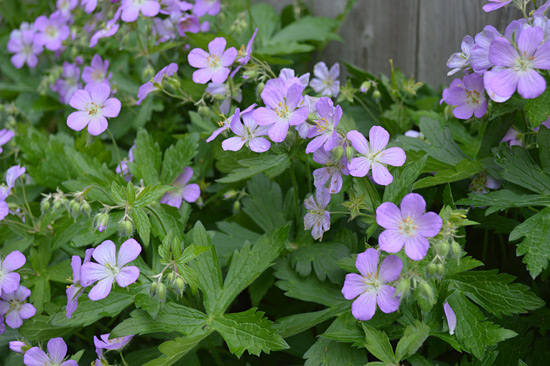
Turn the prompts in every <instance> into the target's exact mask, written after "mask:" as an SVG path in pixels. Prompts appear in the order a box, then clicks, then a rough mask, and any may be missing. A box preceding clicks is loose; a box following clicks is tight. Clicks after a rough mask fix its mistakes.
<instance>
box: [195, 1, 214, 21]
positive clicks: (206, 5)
mask: <svg viewBox="0 0 550 366" xmlns="http://www.w3.org/2000/svg"><path fill="white" fill-rule="evenodd" d="M219 12H220V0H197V1H196V2H195V7H194V8H193V13H195V14H197V15H198V16H199V17H202V16H203V15H205V14H208V15H212V16H213V15H216V14H218V13H219Z"/></svg>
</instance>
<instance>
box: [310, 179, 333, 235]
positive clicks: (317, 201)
mask: <svg viewBox="0 0 550 366" xmlns="http://www.w3.org/2000/svg"><path fill="white" fill-rule="evenodd" d="M316 188H317V191H316V192H315V198H313V196H309V197H308V198H307V199H306V200H305V201H304V205H305V206H306V209H307V210H308V212H307V214H306V216H305V217H304V227H305V229H306V230H310V229H312V230H311V236H313V239H318V240H321V239H323V233H324V232H326V231H329V230H330V212H328V211H327V210H326V208H327V206H328V204H329V202H330V192H329V191H328V189H326V188H324V187H322V186H319V187H316Z"/></svg>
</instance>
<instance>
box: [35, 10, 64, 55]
mask: <svg viewBox="0 0 550 366" xmlns="http://www.w3.org/2000/svg"><path fill="white" fill-rule="evenodd" d="M34 26H35V28H36V30H37V33H36V34H35V35H34V42H36V44H37V45H39V46H44V47H46V48H47V49H48V50H50V51H57V50H59V49H61V47H62V44H63V41H64V40H66V39H67V38H68V37H69V32H70V30H69V26H68V25H67V24H66V21H65V17H64V16H63V14H61V13H59V12H55V13H52V15H50V17H49V18H48V17H46V16H45V15H41V16H39V17H38V18H36V20H35V21H34Z"/></svg>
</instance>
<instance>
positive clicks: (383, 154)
mask: <svg viewBox="0 0 550 366" xmlns="http://www.w3.org/2000/svg"><path fill="white" fill-rule="evenodd" d="M348 139H349V140H350V141H351V143H352V145H353V148H354V149H355V150H357V152H358V153H359V155H360V156H359V157H356V158H353V159H351V161H350V163H349V164H348V168H349V172H350V174H351V175H353V176H354V177H364V176H366V175H367V174H368V173H369V170H370V169H371V168H372V177H373V179H374V181H375V182H376V183H378V184H381V185H384V186H387V185H388V184H390V183H391V182H392V181H393V176H392V175H391V174H390V172H389V170H388V168H386V167H385V165H384V164H387V165H392V166H402V165H403V164H405V160H406V159H407V156H406V155H405V152H404V151H403V149H401V148H399V147H391V148H389V149H385V147H386V146H387V145H388V142H389V140H390V134H389V133H388V131H386V130H385V129H383V128H382V127H380V126H374V127H372V128H371V129H370V131H369V142H367V140H366V139H365V136H363V135H362V134H361V133H359V132H358V131H350V132H348Z"/></svg>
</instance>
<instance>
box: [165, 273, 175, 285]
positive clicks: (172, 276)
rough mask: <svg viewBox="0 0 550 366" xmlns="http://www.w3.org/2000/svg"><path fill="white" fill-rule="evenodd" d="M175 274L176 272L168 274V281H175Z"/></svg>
mask: <svg viewBox="0 0 550 366" xmlns="http://www.w3.org/2000/svg"><path fill="white" fill-rule="evenodd" d="M174 276H175V274H174V272H170V273H168V276H166V278H167V279H168V282H171V283H172V282H174Z"/></svg>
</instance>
